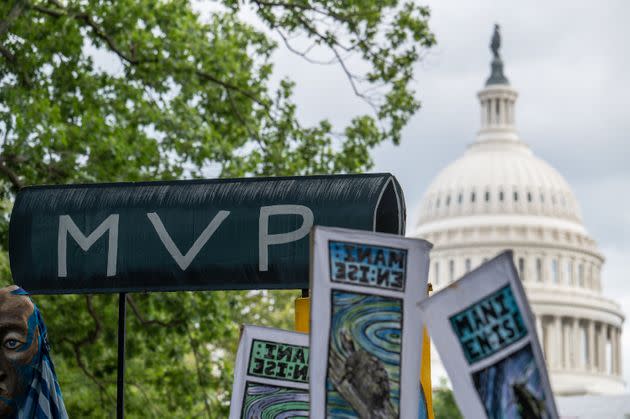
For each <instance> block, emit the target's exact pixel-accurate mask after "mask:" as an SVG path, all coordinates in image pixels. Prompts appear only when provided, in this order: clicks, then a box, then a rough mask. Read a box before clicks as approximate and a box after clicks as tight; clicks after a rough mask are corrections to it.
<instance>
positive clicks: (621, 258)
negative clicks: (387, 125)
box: [276, 0, 630, 382]
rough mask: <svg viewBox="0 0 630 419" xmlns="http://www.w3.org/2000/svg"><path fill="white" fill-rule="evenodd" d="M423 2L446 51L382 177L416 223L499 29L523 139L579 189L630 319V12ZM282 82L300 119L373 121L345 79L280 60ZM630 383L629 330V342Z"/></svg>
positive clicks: (425, 66) (467, 126)
mask: <svg viewBox="0 0 630 419" xmlns="http://www.w3.org/2000/svg"><path fill="white" fill-rule="evenodd" d="M471 3H472V2H461V1H454V0H440V1H427V2H423V4H428V5H429V6H430V7H431V9H432V17H431V27H432V29H433V31H434V33H435V34H436V36H437V41H438V45H437V46H436V47H435V48H433V49H432V51H430V52H429V54H428V55H427V57H426V58H425V59H424V60H423V61H422V62H421V63H419V64H418V65H417V68H416V90H417V98H418V99H420V100H421V101H422V104H423V106H422V109H421V110H420V111H419V112H418V114H417V115H416V116H415V117H414V118H413V119H412V120H411V122H410V124H409V125H408V127H407V128H406V130H405V132H404V135H403V141H402V144H401V145H400V146H398V147H394V146H391V145H384V146H382V147H379V148H378V149H377V150H376V151H375V153H374V158H375V161H376V166H375V171H386V172H391V173H393V174H394V175H396V177H397V178H398V179H399V181H400V182H401V184H402V186H403V189H404V191H405V196H406V200H407V205H408V208H409V214H408V220H409V222H412V219H413V216H414V208H415V207H416V206H417V204H418V202H419V201H420V199H421V197H422V195H423V193H424V191H425V190H426V188H427V186H428V185H429V183H430V182H431V180H432V179H433V178H434V176H435V175H436V174H437V172H438V171H439V170H440V169H441V168H443V167H444V166H445V165H447V164H448V163H449V162H451V161H453V160H454V159H455V158H457V157H459V156H460V155H461V154H462V153H463V151H464V148H465V146H466V144H468V143H470V142H472V141H473V140H474V138H475V133H476V131H477V130H478V128H479V107H478V102H477V98H476V93H477V91H478V90H479V89H481V88H482V87H483V84H484V82H485V80H486V78H487V76H488V75H489V68H490V60H491V53H490V50H489V48H488V45H489V42H490V36H491V34H492V28H493V24H494V23H495V22H497V23H499V24H500V25H501V27H502V36H503V46H502V50H501V53H502V56H503V60H504V63H505V74H506V75H507V77H508V78H509V79H510V82H511V84H512V86H514V87H515V88H516V89H518V91H519V94H520V95H519V99H518V101H517V107H516V118H517V127H518V130H519V133H520V136H521V138H522V139H523V140H524V141H525V142H527V143H528V144H529V145H530V146H531V147H532V149H533V150H534V152H535V153H536V154H537V155H538V156H540V157H542V158H543V159H544V160H546V161H547V162H549V163H550V164H551V165H552V166H554V167H555V168H557V169H558V170H559V171H560V173H562V174H563V175H564V176H565V178H566V179H567V181H568V182H569V184H571V186H572V187H573V191H574V192H575V194H576V196H577V199H578V201H579V202H580V204H581V208H582V214H583V218H584V222H585V224H586V228H587V229H588V231H589V232H590V234H591V235H592V236H593V238H594V239H595V240H597V241H598V243H599V248H600V250H601V251H602V252H603V253H604V255H605V256H606V258H607V261H606V264H605V267H604V271H603V281H604V287H605V294H606V295H607V296H610V297H613V298H614V299H615V300H616V301H618V302H619V303H621V304H622V305H623V308H624V311H625V312H626V313H627V314H630V276H629V275H628V274H627V271H626V270H625V269H626V263H627V262H628V261H629V260H630V240H629V237H630V236H629V235H630V187H629V185H630V165H629V164H628V159H629V158H630V46H628V40H630V26H629V25H628V24H627V20H628V16H630V2H628V1H623V0H619V1H607V2H593V1H576V0H571V1H555V2H549V1H529V2H509V3H508V2H500V1H477V2H475V5H474V6H473V5H472V4H471ZM276 63H277V64H276V71H277V76H278V77H281V76H289V77H290V78H292V79H293V80H295V81H296V82H297V87H296V98H295V100H296V102H297V103H298V106H299V109H300V115H301V118H302V119H303V120H304V121H305V122H315V121H317V120H319V119H322V118H329V119H331V120H332V121H334V122H340V123H343V122H344V121H347V120H348V119H349V118H350V117H351V116H352V115H354V114H355V113H356V112H358V111H360V110H362V109H364V110H367V107H365V106H364V105H363V104H362V103H361V102H360V101H358V100H357V99H356V98H354V97H353V95H352V91H351V90H350V86H349V85H348V83H347V81H346V79H345V78H344V75H343V73H342V71H341V69H340V68H338V67H319V66H313V65H312V64H308V63H305V62H304V61H303V60H301V59H300V58H298V57H295V56H292V55H291V54H290V53H289V52H287V51H279V52H278V53H277V55H276ZM623 341H624V354H625V355H626V356H625V360H624V361H625V362H624V371H625V374H624V375H625V379H626V381H628V382H630V328H629V327H625V330H624V337H623Z"/></svg>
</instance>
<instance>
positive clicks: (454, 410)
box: [433, 380, 463, 419]
mask: <svg viewBox="0 0 630 419" xmlns="http://www.w3.org/2000/svg"><path fill="white" fill-rule="evenodd" d="M433 413H434V414H435V417H436V419H463V416H462V414H461V412H460V411H459V408H458V407H457V403H456V402H455V397H454V396H453V390H451V389H450V388H448V387H447V385H446V382H445V380H442V381H441V382H440V385H439V386H437V387H435V388H434V389H433Z"/></svg>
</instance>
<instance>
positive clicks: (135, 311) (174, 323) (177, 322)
mask: <svg viewBox="0 0 630 419" xmlns="http://www.w3.org/2000/svg"><path fill="white" fill-rule="evenodd" d="M127 302H128V303H129V306H130V307H131V311H133V314H134V315H135V316H136V318H137V319H138V321H140V324H142V325H143V326H152V325H158V326H162V327H167V328H171V327H175V326H179V325H182V324H184V323H185V322H184V321H183V320H181V319H175V320H173V321H170V322H164V321H161V320H155V319H151V320H147V319H146V318H145V317H144V316H143V315H142V313H141V312H140V309H139V308H138V306H137V305H136V302H135V301H134V299H133V298H132V297H131V295H129V294H127Z"/></svg>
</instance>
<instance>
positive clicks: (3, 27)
mask: <svg viewBox="0 0 630 419" xmlns="http://www.w3.org/2000/svg"><path fill="white" fill-rule="evenodd" d="M24 6H26V1H24V0H16V1H15V3H13V7H11V10H10V11H9V14H8V15H7V17H6V19H4V20H0V38H2V37H3V36H4V34H5V33H7V31H8V30H9V28H10V27H11V25H13V22H15V20H16V19H17V18H18V17H20V15H21V14H22V12H23V11H24Z"/></svg>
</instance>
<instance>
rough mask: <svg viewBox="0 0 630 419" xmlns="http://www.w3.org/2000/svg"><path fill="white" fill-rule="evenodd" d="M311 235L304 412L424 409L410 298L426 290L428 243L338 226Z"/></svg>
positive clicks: (388, 414)
mask: <svg viewBox="0 0 630 419" xmlns="http://www.w3.org/2000/svg"><path fill="white" fill-rule="evenodd" d="M311 234H312V239H311V240H312V246H311V247H312V252H313V256H312V264H311V290H312V302H311V303H312V306H311V307H312V309H311V328H310V330H311V362H310V369H311V379H310V389H311V418H324V417H335V418H338V417H342V418H356V417H361V418H414V419H416V418H418V417H419V416H420V417H424V416H426V405H425V403H424V402H421V401H422V400H424V397H421V395H423V391H422V389H421V387H420V359H421V355H422V331H423V322H422V319H421V317H420V312H419V310H418V307H417V304H416V303H417V301H418V300H419V299H422V298H423V297H424V296H426V294H427V274H428V270H429V250H430V249H431V244H430V243H428V242H426V241H424V240H417V239H406V238H403V237H400V236H394V235H391V234H379V233H366V232H361V231H356V230H347V229H340V228H327V227H315V228H314V229H313V232H312V233H311ZM427 391H430V389H427ZM419 409H420V414H419Z"/></svg>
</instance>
